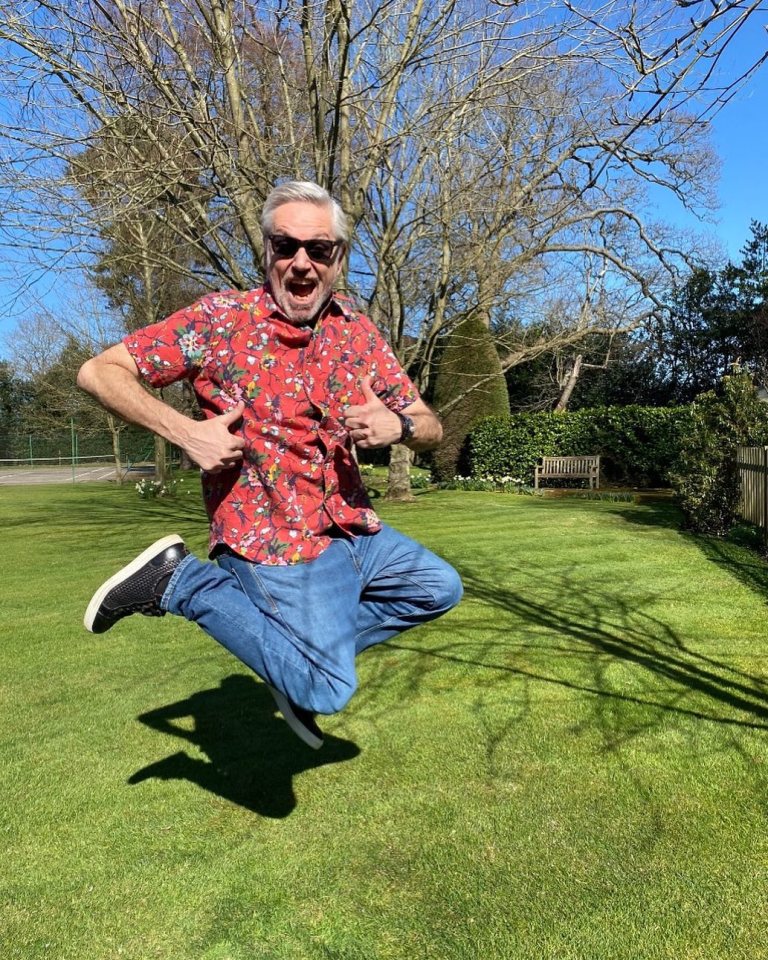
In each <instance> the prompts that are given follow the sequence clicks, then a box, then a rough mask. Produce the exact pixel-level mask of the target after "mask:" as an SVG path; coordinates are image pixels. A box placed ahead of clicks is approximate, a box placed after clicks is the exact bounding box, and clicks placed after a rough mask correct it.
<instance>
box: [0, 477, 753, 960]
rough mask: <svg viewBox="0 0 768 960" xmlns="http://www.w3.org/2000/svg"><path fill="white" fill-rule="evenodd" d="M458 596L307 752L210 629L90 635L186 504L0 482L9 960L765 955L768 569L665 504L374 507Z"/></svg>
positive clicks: (429, 496) (491, 502) (435, 502)
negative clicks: (435, 556)
mask: <svg viewBox="0 0 768 960" xmlns="http://www.w3.org/2000/svg"><path fill="white" fill-rule="evenodd" d="M378 505H379V507H380V511H381V513H382V514H383V515H384V516H385V518H386V519H387V520H388V521H389V522H391V523H392V524H394V525H395V526H397V527H399V528H401V529H403V530H404V531H406V532H408V533H409V534H411V535H413V536H415V537H417V538H419V539H421V540H423V541H424V542H426V543H427V544H429V545H430V546H432V547H433V548H434V549H436V550H437V551H438V552H439V553H441V554H442V555H443V556H445V557H446V558H447V559H449V560H451V561H452V562H453V563H454V564H455V565H456V566H457V567H458V568H459V570H460V571H461V573H462V575H463V577H464V581H465V585H466V598H465V600H464V602H463V603H462V604H461V606H460V607H459V608H457V609H456V610H455V611H453V612H452V613H451V614H450V615H449V616H448V617H447V618H445V619H444V620H443V621H440V622H437V623H435V624H432V625H430V626H429V627H425V628H421V629H419V630H418V631H414V632H412V633H409V634H405V635H403V637H402V638H400V640H399V641H397V642H396V643H393V644H390V645H387V646H386V647H380V648H377V649H376V650H373V651H369V652H368V653H367V654H365V655H364V656H363V657H361V659H360V661H359V672H360V678H361V689H360V691H359V692H358V694H357V695H356V697H355V698H354V700H353V701H352V703H351V704H350V706H349V707H348V708H347V710H345V711H344V712H343V713H341V714H339V715H337V716H335V717H333V718H328V719H327V720H326V721H325V723H324V727H325V730H326V732H327V741H326V745H325V747H324V748H323V749H322V750H321V751H319V752H317V753H315V752H313V751H310V750H308V749H307V748H305V747H304V746H303V745H302V744H301V743H300V742H299V741H298V740H297V739H296V738H295V737H293V735H292V734H290V732H288V731H287V730H286V728H285V725H284V723H283V722H282V720H280V719H279V718H278V717H277V716H276V715H275V713H274V710H273V709H272V705H271V700H270V698H269V696H268V695H266V693H265V690H264V687H263V685H262V684H260V683H258V682H257V681H256V680H255V679H253V677H252V676H251V675H250V674H249V673H248V671H247V670H246V669H244V668H241V666H240V665H239V664H238V662H237V661H235V660H234V659H232V658H231V657H230V656H229V655H228V654H227V653H226V652H225V651H223V650H222V649H220V648H219V647H218V646H217V645H216V644H215V643H214V642H213V641H211V640H210V639H208V638H206V637H205V636H204V635H203V634H202V633H200V632H198V631H197V629H196V628H195V627H193V626H192V625H191V624H188V623H186V622H184V621H181V620H176V619H172V618H170V617H169V618H166V619H165V620H162V621H158V620H153V619H145V618H133V619H131V620H129V621H126V622H125V623H123V624H121V625H119V626H118V627H116V628H115V629H114V630H113V631H112V632H110V633H109V634H108V635H107V636H106V637H93V636H91V635H89V634H87V633H86V632H85V631H84V630H83V629H82V626H81V618H82V613H83V609H84V607H85V605H86V603H87V600H88V598H89V597H90V594H91V592H92V591H93V589H94V588H95V586H97V585H98V583H100V582H101V581H102V580H103V579H104V578H105V577H106V576H107V575H109V574H110V573H111V572H112V571H113V570H114V569H115V568H116V566H118V565H119V564H121V563H123V562H126V561H127V560H128V559H130V558H131V557H132V556H133V555H134V554H135V553H136V552H137V551H138V549H139V548H141V547H143V546H144V545H145V544H146V543H148V542H151V540H152V539H154V538H155V537H157V536H159V535H160V534H161V533H167V532H174V531H176V532H178V533H181V534H182V535H183V536H185V538H187V540H188V542H189V543H190V545H191V546H192V547H194V548H195V549H196V550H197V551H198V552H200V551H202V550H204V541H205V525H204V521H203V519H202V514H201V512H200V508H199V506H198V498H197V495H196V493H195V494H192V495H182V496H179V497H176V498H175V499H173V500H168V501H157V502H143V501H140V500H138V498H137V496H136V493H135V491H134V490H133V489H132V488H127V489H122V490H119V489H114V488H110V487H107V486H103V487H95V486H94V487H85V486H82V487H80V486H78V487H67V486H61V487H28V488H23V487H3V488H0V515H2V517H3V540H4V544H3V546H4V549H3V557H2V560H1V561H0V564H1V565H2V584H3V587H2V591H3V605H2V609H3V614H4V616H3V621H2V627H1V628H0V629H1V630H2V648H1V649H2V660H3V669H2V675H1V676H0V687H1V689H0V721H1V723H0V766H1V768H2V771H3V781H2V782H3V802H2V804H0V831H2V837H3V854H4V855H3V866H2V869H1V870H0V877H2V880H1V886H0V890H1V891H2V893H1V897H2V902H1V903H0V907H1V908H2V913H1V914H0V916H1V918H2V919H1V920H0V956H1V957H2V958H3V960H22V958H23V960H37V958H55V960H75V958H76V960H112V958H132V960H151V958H162V960H262V958H263V960H416V958H419V960H422V958H424V960H465V958H466V960H468V958H478V960H479V958H483V960H485V958H491V960H495V958H499V960H507V958H508V960H527V958H530V960H545V958H553V960H554V958H557V960H571V958H573V960H593V958H594V960H623V958H626V960H652V958H669V960H693V958H697V960H719V958H723V960H738V958H745V960H746V958H749V960H755V958H760V957H768V921H767V919H766V918H768V910H767V909H766V908H767V907H768V903H766V899H767V898H766V893H767V892H768V884H767V883H766V880H767V878H766V863H767V862H768V860H767V855H768V840H767V839H766V838H767V837H768V830H767V829H766V827H767V826H768V822H767V821H768V800H767V798H768V765H767V764H768V656H767V655H768V636H767V634H768V631H767V630H766V615H765V614H766V598H767V597H768V567H766V565H765V563H764V562H763V561H762V560H760V559H759V558H758V557H757V556H756V555H755V554H752V553H749V552H748V551H746V550H745V549H743V548H742V547H740V546H739V545H737V544H728V543H720V542H716V541H707V540H698V539H695V538H692V537H689V536H686V535H683V534H681V533H680V532H679V531H678V529H677V516H676V514H675V511H674V507H673V506H671V505H670V504H665V503H657V504H652V503H649V504H634V503H624V502H605V501H601V502H598V501H589V500H556V499H545V498H534V497H518V496H510V495H506V496H505V495H496V494H486V493H457V492H447V491H444V492H429V493H424V494H422V495H420V496H419V498H418V500H417V502H416V503H415V504H410V505H397V504H387V503H385V502H384V501H381V500H380V501H378Z"/></svg>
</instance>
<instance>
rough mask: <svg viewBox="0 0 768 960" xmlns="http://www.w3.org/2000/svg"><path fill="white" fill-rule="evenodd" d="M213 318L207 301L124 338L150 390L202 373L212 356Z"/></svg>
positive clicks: (199, 302)
mask: <svg viewBox="0 0 768 960" xmlns="http://www.w3.org/2000/svg"><path fill="white" fill-rule="evenodd" d="M214 315H215V308H214V305H213V304H212V303H211V302H210V300H208V299H206V298H204V299H202V300H198V301H197V302H196V303H194V304H193V305H192V306H191V307H185V308H184V309H183V310H179V311H177V312H176V313H173V314H171V316H170V317H167V318H166V319H165V320H161V321H160V322H159V323H153V324H150V326H147V327H142V328H141V329H140V330H135V331H134V332H133V333H129V334H128V335H127V336H125V337H124V338H123V343H124V344H125V346H126V348H127V349H128V352H129V353H130V354H131V356H132V357H133V359H134V360H135V361H136V365H137V366H138V368H139V373H140V374H141V378H142V379H143V380H144V381H145V382H146V383H147V384H149V386H151V387H164V386H167V385H168V384H169V383H175V382H176V381H177V380H183V379H185V378H187V377H190V376H192V375H193V374H194V373H195V371H197V370H199V369H200V368H201V367H202V366H203V363H204V361H205V357H206V356H207V354H208V352H209V347H210V340H211V336H212V330H213V329H214V323H213V322H212V320H214Z"/></svg>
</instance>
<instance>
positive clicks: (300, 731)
mask: <svg viewBox="0 0 768 960" xmlns="http://www.w3.org/2000/svg"><path fill="white" fill-rule="evenodd" d="M267 687H268V688H269V692H270V693H271V694H272V696H273V697H274V698H275V703H276V704H277V709H278V710H279V711H280V713H282V715H283V719H284V720H285V722H286V723H287V724H288V726H289V727H290V728H291V730H293V732H294V733H295V734H296V736H297V737H298V738H299V740H303V741H304V743H306V745H307V746H308V747H312V749H313V750H319V749H320V747H322V745H323V741H322V740H321V739H320V738H319V737H316V736H315V735H314V733H312V731H311V730H307V728H306V727H305V726H304V724H303V723H302V722H301V721H300V720H299V718H298V717H297V716H296V714H295V713H294V712H293V710H292V709H291V702H290V700H289V699H288V698H287V697H286V696H285V694H283V693H280V691H279V690H276V689H275V688H274V687H273V686H271V684H269V683H268V684H267Z"/></svg>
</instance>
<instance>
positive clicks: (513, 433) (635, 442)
mask: <svg viewBox="0 0 768 960" xmlns="http://www.w3.org/2000/svg"><path fill="white" fill-rule="evenodd" d="M688 416H689V413H688V409H687V408H685V407H639V406H628V407H597V408H595V409H592V410H577V411H573V412H570V411H569V412H566V413H517V414H513V415H512V416H510V417H493V418H488V419H486V420H483V421H482V422H481V423H479V424H478V425H477V426H476V427H475V428H474V429H473V430H472V433H471V434H470V438H469V451H470V455H469V460H470V467H471V472H472V475H473V476H484V475H486V474H490V475H493V476H502V475H505V474H509V475H512V476H516V477H521V478H522V479H523V480H525V481H526V482H530V483H532V482H533V474H534V467H535V465H536V463H537V462H538V460H539V459H540V458H541V457H551V456H558V455H559V456H582V455H583V456H587V455H595V454H599V455H600V457H601V462H600V465H601V473H602V475H603V476H604V477H605V478H606V479H608V480H611V481H614V482H617V483H622V482H624V483H631V484H632V486H659V485H662V484H665V483H667V482H668V475H669V471H670V469H671V468H672V467H673V466H674V464H675V463H676V460H677V452H678V448H679V443H680V436H681V434H682V433H683V432H684V430H685V425H686V423H687V420H688Z"/></svg>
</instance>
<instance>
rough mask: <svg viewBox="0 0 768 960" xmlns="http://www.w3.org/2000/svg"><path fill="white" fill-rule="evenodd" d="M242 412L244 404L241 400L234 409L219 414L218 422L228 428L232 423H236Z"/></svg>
mask: <svg viewBox="0 0 768 960" xmlns="http://www.w3.org/2000/svg"><path fill="white" fill-rule="evenodd" d="M243 410H245V404H244V403H243V401H242V400H241V401H240V402H239V403H238V404H237V406H236V407H232V409H231V410H227V412H226V413H222V414H220V416H219V420H221V422H222V423H223V424H225V426H227V427H229V426H231V425H232V424H233V423H237V421H238V420H239V419H240V418H241V417H242V415H243Z"/></svg>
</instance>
